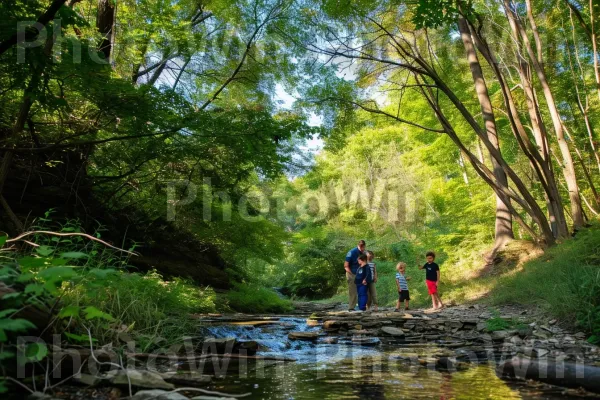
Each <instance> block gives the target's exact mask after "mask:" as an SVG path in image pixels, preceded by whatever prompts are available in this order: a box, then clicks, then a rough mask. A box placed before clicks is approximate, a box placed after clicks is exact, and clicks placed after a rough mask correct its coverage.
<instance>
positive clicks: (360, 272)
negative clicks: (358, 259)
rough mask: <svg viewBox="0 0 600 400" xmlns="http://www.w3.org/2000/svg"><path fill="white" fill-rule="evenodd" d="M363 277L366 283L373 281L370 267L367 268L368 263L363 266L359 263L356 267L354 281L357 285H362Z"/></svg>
mask: <svg viewBox="0 0 600 400" xmlns="http://www.w3.org/2000/svg"><path fill="white" fill-rule="evenodd" d="M365 279H366V280H367V283H369V282H373V278H372V277H371V268H369V265H365V266H364V267H361V266H360V265H359V266H358V269H357V270H356V277H355V278H354V283H356V284H357V285H362V284H363V281H364V280H365Z"/></svg>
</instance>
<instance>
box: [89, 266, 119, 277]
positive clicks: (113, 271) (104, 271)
mask: <svg viewBox="0 0 600 400" xmlns="http://www.w3.org/2000/svg"><path fill="white" fill-rule="evenodd" d="M117 272H118V271H117V270H116V269H113V268H106V269H101V268H93V269H91V270H90V271H89V273H90V275H95V276H96V277H97V278H100V279H104V278H106V277H107V276H108V275H112V274H116V273H117Z"/></svg>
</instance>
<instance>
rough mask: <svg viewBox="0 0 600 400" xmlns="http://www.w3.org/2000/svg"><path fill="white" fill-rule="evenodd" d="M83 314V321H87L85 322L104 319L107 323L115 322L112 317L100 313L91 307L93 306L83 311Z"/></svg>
mask: <svg viewBox="0 0 600 400" xmlns="http://www.w3.org/2000/svg"><path fill="white" fill-rule="evenodd" d="M83 312H84V313H85V319H87V320H90V319H96V318H100V319H105V320H107V321H114V320H115V319H114V318H113V316H112V315H110V314H107V313H105V312H103V311H100V310H98V309H97V308H96V307H93V306H89V307H86V308H85V309H84V310H83Z"/></svg>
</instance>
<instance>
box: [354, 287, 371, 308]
mask: <svg viewBox="0 0 600 400" xmlns="http://www.w3.org/2000/svg"><path fill="white" fill-rule="evenodd" d="M356 292H357V294H358V308H359V309H360V310H362V311H365V310H366V309H367V298H368V296H369V294H368V292H369V289H368V288H367V286H366V285H356Z"/></svg>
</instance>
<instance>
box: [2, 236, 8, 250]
mask: <svg viewBox="0 0 600 400" xmlns="http://www.w3.org/2000/svg"><path fill="white" fill-rule="evenodd" d="M7 240H8V236H0V247H2V246H4V244H5V243H6V241H7Z"/></svg>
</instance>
